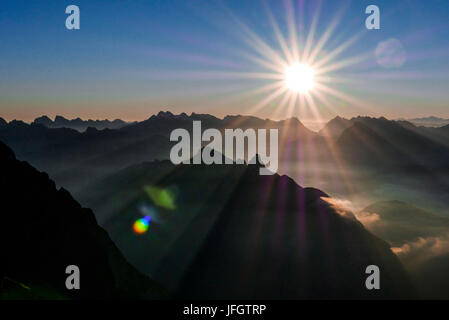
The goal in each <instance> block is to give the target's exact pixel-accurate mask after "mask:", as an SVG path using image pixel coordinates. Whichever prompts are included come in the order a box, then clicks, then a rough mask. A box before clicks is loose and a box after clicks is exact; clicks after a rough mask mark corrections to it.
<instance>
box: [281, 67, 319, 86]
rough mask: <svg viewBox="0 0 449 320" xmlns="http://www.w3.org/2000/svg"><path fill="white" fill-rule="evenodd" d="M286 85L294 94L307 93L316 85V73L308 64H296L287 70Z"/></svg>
mask: <svg viewBox="0 0 449 320" xmlns="http://www.w3.org/2000/svg"><path fill="white" fill-rule="evenodd" d="M285 85H286V86H287V88H288V89H290V90H292V91H294V92H298V93H307V92H308V91H309V90H311V89H312V88H313V87H314V85H315V71H314V70H313V69H312V68H311V67H310V66H309V65H307V64H303V63H294V64H292V65H290V66H289V67H287V68H286V70H285Z"/></svg>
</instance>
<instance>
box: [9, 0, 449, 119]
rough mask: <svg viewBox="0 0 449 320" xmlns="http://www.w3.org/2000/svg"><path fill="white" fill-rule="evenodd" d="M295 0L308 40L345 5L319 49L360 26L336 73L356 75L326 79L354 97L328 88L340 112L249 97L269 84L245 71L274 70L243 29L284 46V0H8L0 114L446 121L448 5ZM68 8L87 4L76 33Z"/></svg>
mask: <svg viewBox="0 0 449 320" xmlns="http://www.w3.org/2000/svg"><path fill="white" fill-rule="evenodd" d="M291 2H292V3H293V7H294V12H295V17H296V20H295V21H296V29H297V32H298V33H302V34H303V35H304V37H306V38H307V36H308V34H309V33H310V30H311V22H312V20H313V17H314V16H316V15H317V14H318V12H319V13H320V15H319V18H318V20H317V21H318V22H317V26H316V32H315V35H316V36H315V42H316V41H317V40H318V39H319V38H320V36H321V35H322V34H323V33H324V32H325V31H326V30H327V28H328V27H329V25H330V23H331V21H332V19H333V18H334V17H335V15H336V14H337V13H338V12H342V18H341V21H340V22H339V24H338V25H337V26H336V28H335V30H334V32H333V34H332V36H331V37H330V39H329V40H328V41H327V43H326V44H325V45H324V47H323V49H322V55H323V56H325V55H326V53H329V52H332V50H333V49H335V48H337V47H338V46H339V45H341V44H342V43H344V42H345V41H346V40H348V39H350V38H351V37H353V36H354V35H356V34H361V36H360V38H359V39H358V40H357V41H356V42H355V43H354V44H353V45H351V46H350V47H348V48H347V49H346V50H345V51H343V52H342V53H341V54H340V55H338V57H336V58H335V60H334V61H335V62H338V61H339V60H341V61H344V60H345V59H350V58H351V57H363V61H360V62H358V63H354V64H351V65H348V66H347V67H344V68H342V69H340V70H336V71H335V72H332V74H331V75H332V77H333V78H334V79H337V80H343V79H349V80H350V81H335V82H333V83H332V82H331V83H328V84H327V85H329V86H330V87H332V88H333V89H334V90H336V91H338V92H342V93H344V96H345V97H348V96H349V97H351V99H349V100H348V99H346V100H345V99H341V98H338V97H334V96H331V95H329V96H326V97H325V98H326V99H327V100H328V101H329V103H330V104H331V106H332V108H329V107H328V106H326V105H324V104H322V103H320V102H319V101H318V100H317V101H316V105H315V109H316V110H312V107H311V106H310V105H303V104H301V102H300V101H299V100H298V101H297V102H295V105H294V108H292V109H289V111H288V112H287V111H286V110H282V108H280V107H279V105H280V103H281V100H282V96H279V98H277V99H274V100H273V101H270V102H269V103H267V104H266V105H264V106H262V107H260V108H256V109H255V108H254V106H255V105H259V104H260V101H262V100H264V99H265V98H266V96H268V95H269V94H270V93H269V92H259V93H257V94H248V93H250V92H252V91H254V90H256V89H257V88H258V87H260V86H264V85H267V84H270V81H272V80H269V79H254V78H245V77H242V76H239V74H243V73H245V74H246V73H264V72H267V70H266V68H264V67H263V66H261V65H260V64H258V63H256V62H255V61H254V60H252V59H250V58H248V57H247V55H248V54H250V55H251V56H260V53H258V52H257V51H255V50H254V48H253V47H252V46H251V45H250V43H249V37H248V35H247V34H246V33H245V32H244V30H243V29H242V27H241V26H242V25H245V26H247V27H248V28H249V29H250V30H251V31H252V32H254V34H256V35H258V37H260V38H261V39H262V40H263V41H264V42H265V43H266V44H268V45H269V46H270V47H272V48H273V49H274V50H275V51H277V52H278V53H279V54H282V50H281V48H280V45H279V43H278V42H277V40H276V37H275V33H274V29H273V26H272V25H271V24H270V21H269V19H268V15H267V9H266V8H267V7H268V8H269V11H270V12H271V13H272V14H273V16H274V17H275V19H276V21H277V23H278V24H279V26H280V29H281V32H282V34H284V36H285V37H288V29H287V23H286V21H287V19H286V17H287V13H286V12H288V10H286V7H288V6H286V4H287V5H288V4H289V2H288V1H282V0H276V1H274V0H273V1H270V0H266V1H259V0H235V1H234V0H222V1H215V0H192V1H187V0H183V1H180V0H162V1H159V0H148V1H137V0H136V1H131V0H129V1H108V2H105V1H95V0H79V1H32V0H27V1H22V0H14V1H9V0H3V1H2V2H1V4H0V71H1V72H0V116H1V117H3V118H5V119H8V120H11V119H14V118H17V119H24V120H32V119H34V118H35V117H37V116H39V115H42V114H47V115H49V116H54V115H56V114H60V115H64V116H67V117H75V116H81V117H83V118H110V119H111V118H117V117H120V118H123V119H127V120H139V119H145V118H148V117H149V116H150V115H151V114H153V113H156V112H158V111H159V110H161V109H163V110H171V111H173V112H176V113H178V112H187V113H190V112H203V113H206V112H207V113H212V114H216V115H218V116H223V115H226V114H247V113H249V114H255V115H257V116H261V117H273V118H284V117H286V116H290V115H292V116H298V117H300V118H301V119H305V120H313V119H315V118H316V117H317V114H318V116H319V118H322V119H328V118H331V117H333V116H335V115H337V114H339V115H342V116H346V117H351V116H356V115H359V114H366V115H372V116H381V115H384V116H387V117H391V118H397V117H406V118H407V117H416V116H425V115H437V116H443V117H448V118H449V108H448V102H449V90H447V88H448V84H449V59H448V56H449V55H448V54H449V37H448V36H447V35H448V31H449V24H448V23H449V21H448V17H449V1H444V0H440V1H438V0H428V1H420V0H404V1H399V0H395V1H392V0H388V1H381V0H372V1H363V0H357V1H349V0H348V1H346V0H344V1H337V0H332V1H330V0H328V1H322V3H321V9H320V8H319V5H318V3H319V2H317V1H300V0H292V1H291ZM70 4H75V5H78V6H79V8H80V11H81V29H80V30H76V31H74V30H72V31H69V30H67V29H66V28H65V19H66V17H67V15H66V14H65V8H66V6H68V5H70ZM369 4H375V5H378V6H379V8H380V10H381V29H380V30H371V31H368V30H366V29H365V19H366V17H367V15H366V14H365V8H366V6H367V5H369ZM300 15H302V16H303V19H302V20H301V21H299V16H300ZM240 23H241V24H240ZM392 38H393V39H396V40H397V41H398V42H399V43H401V44H402V46H403V49H404V51H405V53H406V57H407V59H406V60H405V62H404V63H403V64H402V65H401V66H396V67H394V68H385V67H383V66H382V65H379V63H377V62H376V56H375V50H376V47H377V46H378V45H379V43H381V42H383V41H386V40H388V39H392ZM299 49H300V50H301V48H299ZM320 54H321V53H320ZM230 74H232V75H233V76H231V75H230ZM352 98H354V99H352ZM354 101H358V102H360V104H359V103H358V102H357V103H355V102H354Z"/></svg>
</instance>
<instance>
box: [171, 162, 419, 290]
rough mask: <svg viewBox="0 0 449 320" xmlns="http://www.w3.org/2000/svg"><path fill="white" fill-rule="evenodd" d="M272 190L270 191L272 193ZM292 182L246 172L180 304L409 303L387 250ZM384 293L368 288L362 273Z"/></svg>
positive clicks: (200, 256)
mask: <svg viewBox="0 0 449 320" xmlns="http://www.w3.org/2000/svg"><path fill="white" fill-rule="evenodd" d="M270 191H271V192H270ZM322 197H326V195H325V194H324V193H323V192H321V191H319V190H317V189H313V188H301V187H300V186H298V185H296V183H295V182H294V181H293V180H291V179H290V178H288V177H287V176H282V177H281V176H279V175H274V176H259V174H258V170H256V168H255V167H254V166H249V167H248V169H247V170H246V172H245V174H244V175H243V176H242V179H241V180H240V183H239V184H238V186H237V188H236V189H235V191H234V192H233V194H232V196H231V198H230V199H229V200H228V201H227V204H226V206H225V207H224V208H223V210H222V211H221V213H220V215H219V217H218V219H217V220H216V223H215V225H214V226H213V228H212V229H211V230H210V232H209V234H208V237H207V238H206V240H205V241H204V242H203V245H202V248H201V249H200V250H199V253H198V255H197V256H196V258H195V260H194V261H193V263H192V265H191V266H190V268H189V270H188V272H187V273H186V276H185V277H184V279H183V281H182V282H181V286H180V288H179V290H178V294H179V296H181V297H193V298H198V297H207V298H210V299H214V298H263V299H265V298H269V299H296V298H314V299H316V298H320V299H322V298H325V299H327V298H329V299H334V298H336V299H342V298H344V299H360V298H362V299H365V298H404V297H410V293H411V288H410V285H409V280H408V277H407V275H406V273H405V271H404V270H403V268H402V266H401V264H400V262H399V261H398V259H397V258H396V256H395V255H394V254H393V253H392V252H391V251H390V250H389V246H388V245H387V244H386V243H385V242H383V241H382V240H380V239H378V238H376V237H375V236H373V235H371V234H370V233H369V232H367V231H366V230H365V229H364V228H363V226H362V225H361V224H360V223H359V222H358V221H357V220H355V219H354V218H351V217H349V218H348V217H343V216H341V215H339V214H338V213H336V212H335V210H333V209H332V208H331V207H330V206H329V205H328V203H327V202H325V201H323V200H322ZM371 264H374V265H377V266H378V267H379V268H380V270H381V279H382V280H381V282H382V286H381V290H378V291H376V290H374V291H369V290H367V289H366V288H365V279H366V277H367V275H366V274H365V268H366V267H367V266H368V265H371Z"/></svg>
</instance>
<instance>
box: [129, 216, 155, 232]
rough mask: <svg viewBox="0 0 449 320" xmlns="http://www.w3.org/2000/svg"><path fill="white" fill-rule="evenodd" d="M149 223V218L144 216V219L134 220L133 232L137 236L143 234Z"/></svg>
mask: <svg viewBox="0 0 449 320" xmlns="http://www.w3.org/2000/svg"><path fill="white" fill-rule="evenodd" d="M150 221H151V217H150V216H146V217H144V218H141V219H139V220H136V222H134V225H133V230H134V232H135V233H137V234H143V233H145V232H147V230H148V226H149V224H150Z"/></svg>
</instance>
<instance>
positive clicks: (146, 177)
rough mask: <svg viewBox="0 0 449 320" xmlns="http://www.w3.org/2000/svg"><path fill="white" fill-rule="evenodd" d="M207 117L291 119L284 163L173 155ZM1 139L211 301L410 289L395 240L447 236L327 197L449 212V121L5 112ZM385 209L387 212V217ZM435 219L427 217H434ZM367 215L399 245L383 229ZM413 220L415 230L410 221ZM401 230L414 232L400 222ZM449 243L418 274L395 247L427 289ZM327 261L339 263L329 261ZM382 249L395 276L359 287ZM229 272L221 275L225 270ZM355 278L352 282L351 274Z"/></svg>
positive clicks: (265, 123) (164, 271)
mask: <svg viewBox="0 0 449 320" xmlns="http://www.w3.org/2000/svg"><path fill="white" fill-rule="evenodd" d="M194 120H201V124H202V129H203V130H205V129H207V128H217V129H219V130H221V131H222V130H224V129H226V128H242V129H246V128H254V129H258V128H266V129H268V128H276V129H279V161H280V163H281V166H280V169H279V173H280V174H279V175H277V174H276V175H274V176H271V177H261V176H259V175H258V174H257V175H256V174H255V172H256V171H257V168H258V166H257V165H250V166H247V165H228V166H226V165H211V166H206V165H195V166H189V165H180V166H174V165H173V164H172V163H171V162H170V161H169V160H166V159H168V155H169V151H170V149H171V147H172V146H173V144H174V143H172V142H170V141H169V135H170V132H171V131H172V130H174V129H177V128H185V129H187V130H188V131H191V130H192V122H193V121H194ZM0 140H1V141H4V142H5V143H7V144H8V145H9V146H10V147H12V149H14V150H15V152H16V154H17V158H18V159H20V160H26V161H29V162H30V163H31V164H32V165H33V166H35V167H36V168H38V169H39V170H43V171H45V172H48V173H49V175H50V177H51V178H52V179H54V180H55V181H56V183H57V185H59V186H63V187H64V188H66V189H68V190H69V191H70V192H71V193H72V194H73V195H74V197H75V198H76V199H77V200H78V201H79V202H80V203H81V204H82V205H83V206H85V207H89V208H92V209H93V211H94V213H95V215H96V218H97V219H98V221H99V223H100V225H101V226H102V227H104V228H105V229H106V230H107V231H108V233H109V234H110V235H111V238H112V240H113V241H114V242H115V243H116V245H117V246H118V247H119V249H120V250H121V251H122V252H123V253H124V255H125V257H126V258H127V259H128V260H129V261H130V262H131V264H132V265H133V266H135V267H136V268H137V269H138V270H139V271H141V272H143V273H145V274H147V275H150V276H151V277H152V278H154V279H155V280H156V281H158V282H160V283H162V284H163V285H164V287H165V288H167V289H168V290H169V291H170V292H174V293H175V295H176V296H178V297H199V298H202V297H204V295H205V292H208V296H207V297H210V298H227V297H228V298H229V297H239V298H250V297H251V298H273V297H286V298H289V297H294V298H310V297H316V298H317V297H318V298H320V297H321V298H323V297H325V298H335V297H346V298H355V297H366V298H379V297H387V298H389V297H403V296H407V294H406V293H411V292H413V290H412V288H411V287H412V285H411V283H410V281H409V280H408V278H407V275H406V274H407V272H405V271H404V270H403V269H402V266H401V264H400V263H399V262H398V260H397V257H396V256H395V255H393V253H392V251H391V250H390V246H391V247H392V248H402V247H403V246H404V245H410V243H413V241H415V240H416V238H414V239H415V240H411V237H413V234H414V232H421V233H418V234H419V235H420V236H423V237H425V236H428V235H429V234H426V233H425V232H431V233H432V234H435V232H436V231H435V230H436V226H432V225H429V227H428V228H427V227H425V228H424V229H422V230H421V229H419V227H417V226H418V225H419V224H420V222H419V221H421V220H420V219H421V218H419V217H418V216H419V215H418V216H417V215H415V214H410V215H409V213H408V212H409V211H410V210H409V209H404V208H402V209H401V208H400V207H397V206H393V207H394V208H395V209H394V210H399V209H401V212H402V213H401V216H398V217H397V218H399V217H401V220H400V221H401V222H400V224H401V225H398V224H395V222H394V221H396V220H394V219H390V218H388V217H389V215H387V214H385V215H382V223H384V224H381V225H374V226H375V227H373V228H372V225H370V224H369V223H367V221H368V220H364V219H363V217H362V216H360V215H359V214H358V211H359V210H357V209H356V210H354V211H353V212H355V214H353V213H350V214H343V215H342V214H341V212H343V211H342V210H340V209H339V208H337V207H335V206H334V205H333V204H332V203H329V202H328V201H327V200H326V201H325V199H324V198H326V199H328V198H329V197H331V199H332V197H337V199H336V200H338V198H343V199H346V200H347V201H348V202H349V203H351V205H352V206H354V207H358V208H360V209H361V208H364V207H366V206H367V205H368V204H372V203H374V202H378V201H388V200H396V199H398V200H402V201H406V202H409V203H411V204H413V205H414V206H419V207H422V208H424V209H425V210H427V211H430V212H433V213H434V214H436V215H435V218H432V219H436V220H438V219H443V220H444V218H442V217H444V216H449V212H447V207H448V206H447V203H448V201H449V180H448V178H446V177H447V176H448V175H447V173H449V166H448V163H449V162H448V161H449V130H448V129H447V128H445V127H441V128H424V127H417V126H415V125H413V124H412V123H409V122H407V121H392V120H387V119H385V118H369V117H357V118H352V119H344V118H340V117H337V118H335V119H333V120H331V121H330V122H329V123H328V124H327V125H326V127H325V128H323V130H321V131H320V132H318V133H317V132H313V131H311V130H309V129H307V128H306V127H305V126H304V125H303V124H302V123H301V122H300V121H299V120H298V119H296V118H292V119H287V120H283V121H272V120H269V119H260V118H257V117H252V116H227V117H225V118H223V119H220V118H217V117H214V116H212V115H208V114H195V113H192V114H191V115H187V114H185V113H182V114H179V115H174V114H172V113H170V112H159V113H158V114H157V115H153V116H151V117H150V118H148V119H147V120H145V121H142V122H137V123H132V124H128V125H126V126H124V127H122V128H119V129H108V128H105V129H103V130H98V129H96V128H93V127H90V128H88V129H87V130H86V131H84V132H79V131H77V130H74V129H71V128H48V127H46V126H44V125H42V124H39V123H32V124H27V123H24V122H21V121H11V122H9V123H7V122H6V121H1V119H0ZM283 173H286V174H287V175H288V176H289V177H290V178H289V177H287V176H285V175H283ZM291 178H293V179H291ZM300 185H305V186H311V187H314V188H306V187H300ZM320 189H321V190H324V191H326V192H323V191H320ZM262 200H263V201H262ZM262 204H263V205H262ZM379 208H381V207H373V206H371V207H368V208H367V209H366V210H368V209H369V210H371V211H376V210H377V209H379ZM366 210H365V211H366ZM362 211H363V210H362ZM378 211H379V213H377V212H375V214H378V215H380V214H381V210H380V209H379V210H378ZM411 211H413V210H411ZM411 211H410V212H411ZM394 212H396V211H394ZM146 214H150V215H151V217H152V220H151V221H152V222H151V224H150V228H151V232H148V233H147V234H144V235H136V234H134V233H133V232H132V230H131V226H132V224H133V223H134V221H136V219H139V217H142V215H146ZM430 215H432V214H430ZM425 216H426V218H425V219H426V221H431V220H432V219H430V218H428V217H429V216H428V215H425ZM390 217H391V215H390ZM408 218H410V219H411V220H410V221H408ZM356 219H359V221H361V222H362V223H363V224H364V225H365V226H366V227H367V228H368V229H369V230H370V231H372V232H373V233H374V234H376V235H377V236H379V237H380V238H382V239H383V240H385V241H387V242H384V241H382V240H379V239H378V238H376V237H374V236H373V235H371V234H370V233H369V232H368V231H366V229H364V228H363V226H362V225H361V224H360V223H359V222H358V221H357V220H356ZM443 220H442V221H443ZM432 221H433V220H432ZM444 221H445V220H444ZM402 224H410V225H416V228H415V229H414V227H407V228H405V227H403V228H402V229H401V226H402ZM298 226H302V227H303V228H305V229H306V230H302V231H301V230H300V229H298ZM384 226H386V227H385V228H383V227H384ZM379 228H380V229H379ZM397 228H399V229H398V230H405V231H404V232H402V233H401V232H398V233H395V232H394V230H395V229H397ZM439 228H440V230H442V231H441V232H442V233H444V232H445V230H446V227H445V224H444V223H443V224H440V226H439ZM426 230H427V231H426ZM231 235H232V236H231ZM401 235H402V236H401ZM392 236H396V237H402V238H401V239H399V240H400V241H402V242H394V241H392V239H393V238H392ZM301 237H303V238H301ZM407 237H409V238H407ZM299 238H301V239H300V240H299V241H298V239H299ZM418 240H419V237H418ZM395 241H396V240H395ZM223 252H229V254H228V253H226V254H223ZM441 254H444V252H441ZM441 254H439V255H433V256H431V257H425V259H423V260H421V263H420V267H419V270H422V272H421V271H420V272H421V273H418V271H416V270H418V268H415V269H413V268H411V267H410V266H411V264H409V261H412V260H409V259H405V256H404V255H401V254H400V253H398V252H396V255H398V257H399V258H400V259H401V261H402V263H404V264H405V265H406V268H407V270H408V272H411V273H412V278H413V279H412V281H413V283H414V284H417V287H418V288H419V291H420V292H418V295H420V296H422V292H425V295H426V296H432V294H436V293H435V292H433V293H432V292H430V291H431V290H430V291H429V287H426V286H425V285H423V283H425V281H424V282H423V281H422V276H420V275H422V274H427V273H428V270H433V268H434V266H433V265H432V263H433V262H432V261H433V260H434V259H438V257H440V255H441ZM330 257H332V258H330ZM423 257H424V256H423V255H422V254H420V259H421V258H423ZM326 259H331V260H329V261H327V263H326V264H322V263H321V262H322V261H324V260H326ZM373 259H374V260H375V259H378V260H376V261H375V262H376V263H379V264H381V265H382V268H383V270H387V274H389V276H388V277H387V278H388V279H387V283H389V284H387V285H386V287H385V290H384V291H382V292H381V293H379V295H377V296H375V295H372V294H370V293H367V291H366V290H362V291H360V288H358V287H357V285H359V283H360V281H362V283H363V279H364V277H365V274H364V273H363V272H362V273H359V271H357V270H361V268H362V266H363V265H365V264H367V263H368V264H370V263H374V262H370V261H373ZM214 261H215V262H214ZM276 261H277V262H276ZM414 261H417V260H416V259H415V260H414ZM435 261H436V260H435ZM438 261H439V260H438ZM348 263H349V264H350V265H351V267H350V268H349V269H348ZM374 264H375V263H374ZM227 265H231V266H233V267H231V268H227V267H225V266H227ZM263 265H264V266H266V268H262V269H258V267H255V269H254V270H255V272H254V273H253V276H251V277H249V276H248V272H247V273H245V272H246V271H245V268H244V266H263ZM330 266H332V270H329V268H330ZM326 268H327V269H326ZM292 270H302V271H301V272H300V273H297V272H293V271H292ZM426 270H427V271H426ZM362 271H363V270H362ZM217 274H220V275H221V276H220V278H214V276H215V275H217ZM276 274H278V275H279V277H280V278H279V279H278V280H279V281H276V280H275V279H276V277H275V275H276ZM280 274H284V275H285V276H286V278H288V279H290V280H291V282H292V283H290V282H288V281H287V282H285V281H283V280H282V277H281V276H280ZM323 274H324V275H325V276H324V277H323ZM339 275H342V276H341V277H340V276H339ZM390 276H391V278H390ZM301 277H302V278H301ZM304 277H305V278H307V279H308V280H304V279H305V278H304ZM343 278H344V279H346V280H348V281H347V282H342V280H339V279H343ZM230 279H237V280H236V281H231V280H230ZM273 279H274V280H273ZM393 279H396V280H394V281H398V282H397V283H395V282H393ZM390 281H391V282H390ZM435 281H437V279H436V278H435ZM212 282H213V283H215V285H216V287H215V289H214V288H211V287H210V283H212ZM296 282H301V283H304V284H305V285H304V286H302V287H300V288H299V287H298V286H294V285H293V284H294V283H296ZM194 284H196V285H194ZM436 296H437V297H441V294H438V295H436ZM434 297H435V295H434Z"/></svg>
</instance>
